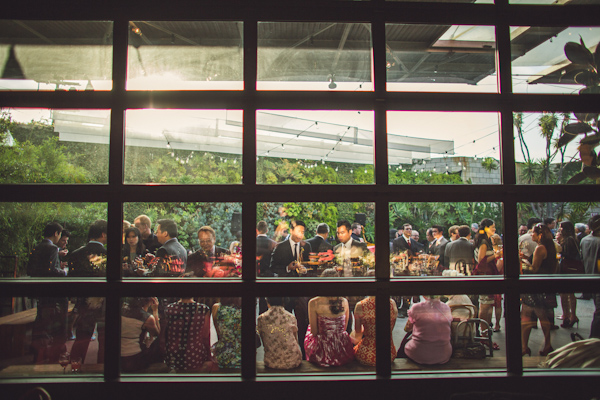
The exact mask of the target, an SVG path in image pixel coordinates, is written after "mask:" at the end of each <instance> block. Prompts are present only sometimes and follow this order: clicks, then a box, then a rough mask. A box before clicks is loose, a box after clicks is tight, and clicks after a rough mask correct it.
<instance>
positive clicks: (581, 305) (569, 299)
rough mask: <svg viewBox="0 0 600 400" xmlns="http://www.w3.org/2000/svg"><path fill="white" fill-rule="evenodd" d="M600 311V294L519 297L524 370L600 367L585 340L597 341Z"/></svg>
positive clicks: (535, 294) (599, 332) (545, 294)
mask: <svg viewBox="0 0 600 400" xmlns="http://www.w3.org/2000/svg"><path fill="white" fill-rule="evenodd" d="M599 310H600V293H559V294H557V293H529V294H521V337H522V343H521V345H522V354H523V368H525V369H539V368H552V369H553V370H554V371H556V369H577V371H578V372H581V370H582V368H595V369H596V370H597V369H598V368H600V363H599V362H598V360H597V358H596V357H595V353H594V351H592V348H593V346H594V345H595V344H594V343H593V342H592V343H590V341H589V340H587V339H588V338H589V339H593V338H595V339H596V341H597V340H598V339H600V316H599ZM590 346H591V347H590ZM555 349H556V352H555V353H552V352H553V351H554V350H555ZM548 353H552V354H550V355H548ZM546 356H547V357H546Z"/></svg>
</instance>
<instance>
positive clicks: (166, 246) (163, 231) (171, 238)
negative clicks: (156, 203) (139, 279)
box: [140, 219, 187, 276]
mask: <svg viewBox="0 0 600 400" xmlns="http://www.w3.org/2000/svg"><path fill="white" fill-rule="evenodd" d="M140 232H141V231H140ZM177 236H178V231H177V224H176V223H175V221H173V220H171V219H161V220H159V221H158V227H157V228H156V237H157V239H158V241H159V243H160V244H161V247H160V248H159V249H158V250H156V258H154V259H153V260H152V261H151V262H150V267H152V268H153V269H154V271H153V275H154V276H180V275H181V274H182V273H183V272H184V271H185V267H186V264H187V251H186V250H185V248H184V247H183V246H182V245H181V244H180V243H179V241H178V240H177Z"/></svg>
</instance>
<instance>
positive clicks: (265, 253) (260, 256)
mask: <svg viewBox="0 0 600 400" xmlns="http://www.w3.org/2000/svg"><path fill="white" fill-rule="evenodd" d="M267 232H269V228H268V226H267V223H266V222H265V221H259V222H258V224H256V271H257V273H258V276H273V275H274V274H273V272H272V271H271V268H270V267H271V254H272V253H273V250H274V249H275V246H277V242H276V241H274V240H273V239H271V238H270V237H268V236H267ZM261 299H263V298H262V297H261ZM265 304H266V303H265ZM265 310H266V308H265Z"/></svg>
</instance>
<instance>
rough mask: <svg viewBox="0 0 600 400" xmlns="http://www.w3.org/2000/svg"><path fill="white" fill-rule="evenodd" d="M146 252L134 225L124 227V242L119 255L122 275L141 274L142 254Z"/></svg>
mask: <svg viewBox="0 0 600 400" xmlns="http://www.w3.org/2000/svg"><path fill="white" fill-rule="evenodd" d="M146 254H148V252H147V251H146V246H144V242H143V240H142V235H141V233H140V231H139V229H138V228H136V227H135V226H132V227H129V228H126V229H125V244H124V245H123V251H122V252H121V257H122V258H123V263H122V265H123V276H138V275H143V274H144V272H143V271H144V270H143V268H142V267H143V265H144V260H143V258H144V256H145V255H146Z"/></svg>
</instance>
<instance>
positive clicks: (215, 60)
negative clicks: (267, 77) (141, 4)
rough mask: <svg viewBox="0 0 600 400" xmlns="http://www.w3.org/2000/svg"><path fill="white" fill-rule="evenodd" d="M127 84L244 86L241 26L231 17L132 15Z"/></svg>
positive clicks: (173, 87) (204, 87)
mask: <svg viewBox="0 0 600 400" xmlns="http://www.w3.org/2000/svg"><path fill="white" fill-rule="evenodd" d="M129 28H130V30H129V53H128V68H127V89H128V90H242V89H243V88H244V83H243V81H242V76H243V59H244V45H243V38H242V37H243V27H242V23H241V22H233V21H221V22H212V21H132V22H130V23H129Z"/></svg>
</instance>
